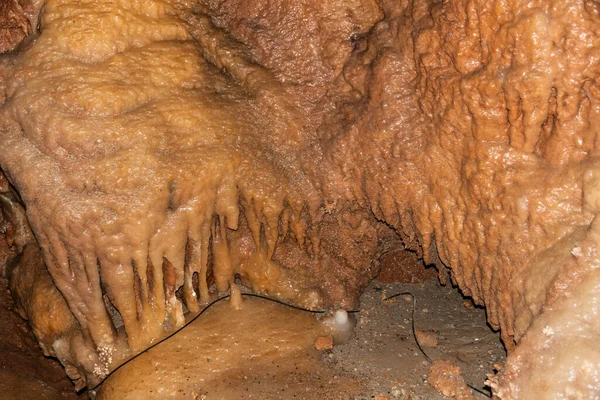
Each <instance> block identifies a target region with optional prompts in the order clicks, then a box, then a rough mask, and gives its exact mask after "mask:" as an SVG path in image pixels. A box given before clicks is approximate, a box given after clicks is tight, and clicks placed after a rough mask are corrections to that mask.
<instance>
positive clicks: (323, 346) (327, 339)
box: [315, 336, 333, 351]
mask: <svg viewBox="0 0 600 400" xmlns="http://www.w3.org/2000/svg"><path fill="white" fill-rule="evenodd" d="M315 349H317V350H319V351H323V350H331V349H333V337H332V336H320V337H318V338H317V340H315Z"/></svg>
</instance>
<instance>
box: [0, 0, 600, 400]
mask: <svg viewBox="0 0 600 400" xmlns="http://www.w3.org/2000/svg"><path fill="white" fill-rule="evenodd" d="M2 7H4V9H5V10H8V11H5V12H4V13H3V14H2V17H3V18H4V20H3V21H4V23H3V25H2V27H3V29H4V30H3V31H2V32H3V37H4V38H5V39H2V40H3V43H2V46H3V47H1V48H0V49H1V50H4V51H8V52H7V53H6V54H5V55H4V56H3V58H2V60H1V64H0V88H1V90H0V93H1V94H2V96H0V98H1V99H2V106H1V108H0V143H1V144H2V146H1V148H0V167H1V168H2V171H4V173H5V174H6V176H7V177H8V179H9V180H10V182H11V184H12V185H13V187H14V188H15V189H16V190H17V191H18V194H19V196H20V198H21V200H22V202H23V204H24V206H25V208H26V215H27V220H28V223H29V224H30V226H31V229H32V231H33V234H34V235H35V239H37V243H38V244H39V247H40V249H41V254H42V256H43V259H44V261H45V266H46V268H47V272H48V273H49V274H46V272H45V271H46V270H45V269H44V268H43V265H36V266H35V268H36V269H35V271H38V272H35V273H34V272H32V270H30V269H28V268H27V267H26V266H24V263H23V262H19V261H17V262H11V263H9V266H8V268H7V269H8V270H7V273H8V274H9V275H10V276H12V278H11V279H12V280H17V281H20V282H25V283H24V285H25V286H27V285H30V286H29V288H28V289H26V290H23V291H21V292H19V291H18V290H16V291H14V293H13V294H14V295H15V296H16V297H17V298H18V301H19V302H20V303H21V304H23V306H22V307H23V310H24V311H25V314H26V315H27V317H28V318H29V319H30V320H31V321H32V323H33V325H34V331H35V322H33V321H35V320H36V318H38V317H36V314H37V313H39V312H41V311H40V310H39V309H38V308H37V307H36V306H27V305H28V304H29V305H31V304H34V303H35V301H33V300H32V298H35V296H36V294H35V293H36V290H38V289H35V287H36V286H37V285H33V284H32V283H31V282H30V281H31V279H33V278H28V277H29V276H31V274H39V275H40V276H45V278H40V280H41V281H43V282H46V283H44V284H43V285H44V287H45V288H46V289H45V290H49V291H50V292H52V293H53V294H52V297H49V298H51V299H55V300H52V302H53V304H54V303H56V304H61V305H60V306H57V308H56V310H58V311H57V312H58V313H60V315H61V318H62V320H64V321H68V322H65V323H66V324H67V325H68V327H70V328H68V329H67V328H65V327H56V326H45V327H44V328H42V329H41V330H39V331H36V335H37V337H38V340H39V341H40V342H41V343H45V344H44V345H45V346H46V347H47V348H48V349H49V350H48V353H49V354H53V355H56V356H57V357H58V358H59V359H60V360H61V362H63V364H64V365H65V366H67V372H68V373H69V375H70V376H71V377H72V378H73V379H80V380H81V385H84V384H85V382H87V384H94V383H95V382H97V381H98V380H99V379H101V378H102V377H103V376H104V375H106V373H107V372H108V371H109V370H110V369H111V368H113V367H114V366H115V365H116V364H117V363H118V362H119V360H122V359H123V358H124V357H126V356H127V355H128V354H129V353H130V352H137V351H139V350H141V349H143V348H144V347H146V346H147V345H148V344H149V343H151V342H152V341H153V340H155V339H156V338H157V337H159V336H161V335H162V334H163V333H164V332H165V331H169V330H171V329H173V328H175V327H177V326H180V325H181V324H182V322H183V312H184V306H185V307H186V308H187V309H189V310H191V311H197V310H198V309H199V307H200V305H199V303H202V302H206V301H207V300H208V299H209V296H210V292H211V290H214V291H219V292H223V291H226V290H227V289H228V287H229V284H230V283H231V282H233V280H234V279H235V278H236V277H238V278H239V279H240V280H241V281H242V282H243V283H244V284H245V285H246V286H249V287H251V288H252V289H254V290H255V291H259V292H267V293H269V295H272V296H276V297H281V298H286V299H289V300H291V301H294V302H297V303H299V304H303V305H306V306H333V305H336V306H338V307H339V306H341V307H347V308H348V307H353V306H355V305H356V301H357V296H358V294H359V293H360V291H361V289H362V288H363V287H364V285H366V283H367V282H368V281H369V280H370V279H372V277H373V276H375V275H376V273H377V271H378V261H377V260H378V259H379V257H380V256H381V254H383V253H384V252H386V251H389V250H391V249H395V248H400V247H401V246H406V247H408V248H411V249H413V250H415V251H417V252H419V254H420V255H421V256H422V257H423V258H424V260H425V262H427V263H435V264H436V266H437V267H438V269H439V271H440V279H442V280H444V279H446V272H445V271H446V269H448V270H449V271H450V277H451V279H452V281H453V282H454V283H456V284H457V285H458V286H459V287H460V289H461V290H462V291H463V292H464V293H465V294H466V295H468V296H471V297H472V298H473V300H474V301H475V302H476V303H477V304H480V305H484V306H485V307H486V310H487V312H488V320H489V323H490V325H491V326H492V327H493V328H495V329H500V330H501V335H502V339H503V341H504V343H505V345H506V347H507V349H508V350H509V351H511V354H510V357H509V360H508V362H507V365H506V366H505V367H504V368H503V370H502V371H501V372H500V373H499V374H498V375H497V376H495V377H493V378H492V379H491V382H490V384H491V385H492V387H493V389H494V391H495V393H496V394H497V395H498V396H499V397H500V398H503V399H510V398H533V397H532V394H537V395H539V393H548V394H549V395H550V394H552V395H559V394H560V395H562V396H564V397H569V396H571V397H573V396H575V397H578V396H579V397H583V396H586V395H589V394H590V393H597V392H598V391H599V390H600V387H599V384H598V377H597V374H598V372H597V371H599V370H600V365H599V363H600V357H599V356H598V354H597V351H596V350H595V345H594V343H595V338H596V336H595V333H596V332H597V331H598V330H599V329H600V326H598V322H597V321H598V318H597V312H598V311H597V307H598V287H600V275H599V273H598V272H597V268H596V266H597V265H598V255H597V254H596V252H597V251H598V240H599V237H598V234H599V229H600V228H598V226H597V225H598V222H595V216H596V215H597V214H598V212H599V211H600V201H599V200H598V191H599V190H600V175H599V174H600V166H599V164H598V159H597V153H598V150H597V147H598V145H597V143H596V142H597V139H596V135H597V134H596V122H597V121H598V118H599V111H600V106H599V104H600V103H599V102H600V89H599V87H598V82H597V81H598V79H599V76H600V74H599V73H598V72H599V71H598V57H599V56H600V52H599V49H598V46H599V41H598V36H599V33H598V32H600V30H599V28H600V23H599V22H598V21H599V20H598V16H599V14H600V5H599V4H598V3H597V2H596V1H592V0H565V1H558V0H548V1H540V0H537V1H535V0H534V1H529V2H525V1H520V0H495V1H483V0H448V1H436V0H401V1H389V0H379V1H378V0H352V1H349V2H348V1H342V0H328V1H316V0H303V1H289V0H230V1H225V2H223V1H215V0H199V1H196V2H194V1H168V0H140V1H126V0H119V1H94V2H83V1H75V0H45V1H43V2H42V1H35V2H33V3H31V4H30V3H27V4H24V3H23V4H22V3H20V2H17V1H13V2H7V3H6V5H3V6H2ZM38 15H39V17H38ZM27 35H28V36H27ZM3 191H4V192H8V191H9V189H8V187H6V188H5V189H4V190H3ZM5 197H6V198H7V199H8V198H10V199H9V200H10V201H8V200H7V201H5V203H6V210H8V211H6V210H5V214H7V215H8V217H6V218H8V219H11V218H12V220H11V221H12V223H13V226H16V227H23V226H25V225H26V224H25V222H24V221H22V220H20V219H19V218H17V216H18V212H13V213H12V214H10V210H11V207H12V209H13V210H17V211H18V205H17V201H16V197H10V196H5ZM10 204H12V206H11V205H10ZM19 221H20V222H19ZM21 232H26V230H24V228H23V229H22V230H21ZM23 234H24V235H25V233H23ZM27 237H29V236H27ZM30 238H31V237H30ZM27 243H31V240H29V241H27ZM17 251H18V252H23V254H26V252H25V251H26V248H19V249H17ZM32 251H34V250H32ZM31 268H34V267H31ZM28 274H29V275H28ZM40 285H41V283H40ZM44 293H46V292H44ZM46 338H49V339H46ZM515 344H518V346H517V347H516V348H515ZM59 349H60V350H59ZM90 360H91V361H90ZM542 366H544V368H542ZM573 377H575V378H573ZM534 397H536V396H534ZM537 398H539V396H537Z"/></svg>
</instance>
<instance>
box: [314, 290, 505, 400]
mask: <svg viewBox="0 0 600 400" xmlns="http://www.w3.org/2000/svg"><path fill="white" fill-rule="evenodd" d="M400 292H410V293H412V294H413V295H414V296H415V299H416V309H415V313H414V317H415V329H417V330H424V331H434V332H438V343H437V346H436V347H435V348H424V350H425V352H426V353H427V355H428V356H429V357H430V358H431V359H432V360H434V361H435V360H441V359H445V360H449V361H451V362H452V363H454V364H455V365H457V366H459V367H460V369H461V370H462V374H463V377H464V379H465V381H466V382H467V384H469V385H471V386H474V387H476V388H479V389H482V390H483V391H486V390H485V389H484V381H485V379H486V374H488V373H491V372H493V369H494V367H493V365H494V364H495V363H501V362H503V360H504V357H505V350H504V347H503V346H502V344H501V342H500V338H499V335H498V334H497V333H494V332H493V331H492V330H491V329H490V328H489V326H488V325H487V324H486V318H485V310H483V309H480V308H476V307H473V306H472V303H470V302H469V301H466V300H465V298H464V297H462V296H461V295H460V293H459V292H458V291H457V290H456V289H453V288H451V287H443V286H440V285H439V283H438V282H437V281H436V280H429V281H425V282H423V283H421V284H400V283H382V282H377V281H375V282H372V283H371V284H370V285H369V286H368V287H367V290H366V291H365V293H364V294H363V295H362V297H361V309H362V311H361V312H360V313H357V314H356V319H357V324H356V327H355V329H354V335H353V336H352V337H351V338H350V339H349V340H348V341H347V342H346V343H343V344H339V345H336V346H334V348H333V350H332V351H331V352H329V353H328V354H326V355H324V357H323V360H324V361H325V362H326V363H329V364H330V365H331V366H332V368H335V369H337V370H339V371H340V373H353V374H355V376H356V377H357V378H359V379H361V380H364V381H366V382H368V390H367V392H366V393H364V395H363V396H360V397H357V398H356V399H357V400H362V399H371V398H374V397H375V396H386V397H388V398H389V399H431V400H436V399H444V398H445V397H444V396H443V395H442V394H440V393H439V392H437V391H436V390H434V389H432V388H431V387H430V386H429V383H428V380H427V378H428V374H429V368H430V365H431V363H430V362H429V361H428V360H427V359H426V358H425V357H424V355H423V354H422V353H421V352H420V350H419V349H418V347H417V345H416V344H415V340H414V336H413V333H412V308H413V299H412V297H411V296H398V297H396V298H394V299H392V300H389V301H385V300H384V299H385V298H387V297H390V296H392V295H394V294H396V293H400ZM474 396H475V398H476V399H479V398H485V397H484V396H483V395H481V394H478V393H474Z"/></svg>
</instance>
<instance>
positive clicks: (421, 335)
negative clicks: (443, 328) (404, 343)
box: [415, 329, 439, 348]
mask: <svg viewBox="0 0 600 400" xmlns="http://www.w3.org/2000/svg"><path fill="white" fill-rule="evenodd" d="M415 336H416V337H417V342H419V345H421V346H423V347H429V348H435V347H437V345H438V336H439V334H438V332H436V331H424V330H421V329H417V330H416V331H415Z"/></svg>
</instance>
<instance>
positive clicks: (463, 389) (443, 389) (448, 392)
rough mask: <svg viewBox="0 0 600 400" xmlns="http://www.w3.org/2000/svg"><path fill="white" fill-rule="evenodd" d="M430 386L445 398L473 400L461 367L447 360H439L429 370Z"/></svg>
mask: <svg viewBox="0 0 600 400" xmlns="http://www.w3.org/2000/svg"><path fill="white" fill-rule="evenodd" d="M428 380H429V386H431V387H432V388H434V389H435V390H437V391H438V392H440V393H442V394H443V395H444V396H448V397H452V398H454V399H457V400H472V399H473V395H472V394H471V391H470V390H469V387H468V386H467V384H466V383H465V379H464V378H463V376H462V372H461V370H460V367H458V366H456V365H454V364H452V363H451V362H450V361H447V360H437V361H435V362H434V363H433V364H432V365H431V368H430V369H429V378H428Z"/></svg>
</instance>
